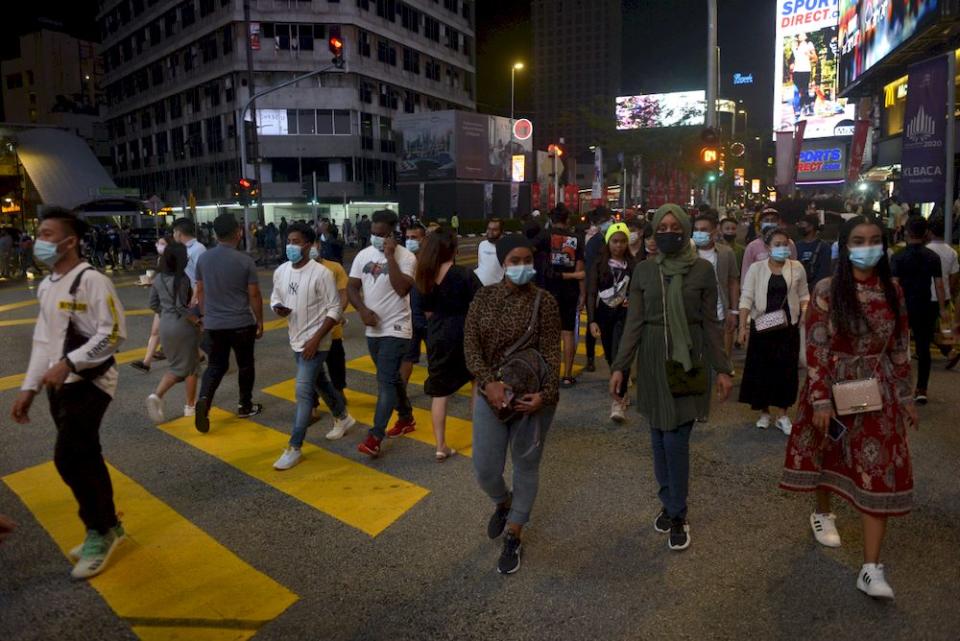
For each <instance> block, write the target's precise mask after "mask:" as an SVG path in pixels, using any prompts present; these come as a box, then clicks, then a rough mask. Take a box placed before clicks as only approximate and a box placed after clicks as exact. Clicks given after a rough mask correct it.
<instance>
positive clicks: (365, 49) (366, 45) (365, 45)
mask: <svg viewBox="0 0 960 641" xmlns="http://www.w3.org/2000/svg"><path fill="white" fill-rule="evenodd" d="M357 46H358V49H359V51H360V55H361V56H365V57H367V58H369V57H370V34H369V33H367V32H366V31H361V32H360V37H359V40H358V42H357Z"/></svg>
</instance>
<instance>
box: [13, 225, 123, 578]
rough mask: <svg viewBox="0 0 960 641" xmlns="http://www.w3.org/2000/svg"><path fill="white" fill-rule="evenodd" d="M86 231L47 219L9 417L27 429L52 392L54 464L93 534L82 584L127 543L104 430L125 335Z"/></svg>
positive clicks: (79, 561)
mask: <svg viewBox="0 0 960 641" xmlns="http://www.w3.org/2000/svg"><path fill="white" fill-rule="evenodd" d="M85 228H86V224H85V223H84V222H83V221H82V220H80V219H79V218H77V217H76V216H75V215H74V214H73V213H71V212H69V211H67V210H65V209H60V208H51V209H49V210H47V212H46V213H45V214H44V216H43V222H42V223H41V224H40V229H39V231H38V237H37V242H36V245H35V247H34V251H35V252H36V256H37V258H38V259H39V260H40V261H41V262H42V263H44V264H45V265H47V267H49V268H50V269H51V270H52V273H51V274H50V275H49V276H47V278H45V279H44V280H43V282H42V283H41V284H40V287H39V289H38V290H37V299H38V301H39V303H40V313H39V315H38V316H37V324H36V326H35V327H34V331H33V349H32V351H31V353H30V365H29V367H28V368H27V373H26V376H25V377H24V381H23V386H22V387H21V388H20V389H21V391H20V395H19V396H17V400H16V401H15V402H14V404H13V411H12V412H11V416H12V418H13V420H14V421H16V422H17V423H22V424H23V423H28V422H29V421H30V417H29V412H30V406H31V404H32V403H33V399H34V397H35V396H36V395H37V393H38V392H39V391H40V390H41V388H43V387H46V388H47V398H48V399H49V402H50V413H51V414H52V415H53V422H54V424H55V425H56V427H57V442H56V445H55V446H54V454H53V460H54V464H55V465H56V467H57V471H58V472H59V473H60V477H61V478H62V479H63V481H64V483H66V484H67V485H68V486H69V487H70V489H71V491H72V492H73V495H74V497H76V499H77V503H79V504H80V519H81V520H82V521H83V524H84V526H85V527H86V529H87V536H86V539H85V540H84V542H83V544H82V545H81V546H78V547H77V548H74V549H73V550H72V551H71V556H72V557H73V558H74V559H75V560H76V565H75V566H74V568H73V571H72V572H71V575H72V576H73V577H74V578H76V579H86V578H90V577H92V576H95V575H97V574H99V573H100V572H102V571H103V570H104V569H105V568H106V566H107V563H108V562H109V561H110V556H111V555H112V554H113V552H114V551H115V550H116V548H117V546H118V545H119V544H120V542H121V541H122V540H123V538H124V531H123V527H122V526H121V525H120V522H119V521H118V520H117V513H116V508H115V507H114V503H113V485H112V484H111V482H110V473H109V471H108V470H107V466H106V464H105V463H104V461H103V455H102V454H101V449H100V423H101V421H102V420H103V415H104V414H105V413H106V411H107V407H108V406H109V405H110V401H111V400H113V396H114V394H116V391H117V379H118V373H117V367H116V361H115V360H114V353H115V352H116V351H117V347H118V346H119V345H120V343H121V342H122V341H123V340H124V339H125V338H126V335H127V330H126V323H125V320H124V311H123V306H122V305H121V304H120V300H119V299H118V298H117V292H116V290H115V289H114V287H113V283H111V282H110V279H109V278H107V277H106V276H104V275H103V274H101V273H100V272H98V271H96V270H95V269H93V267H92V266H91V265H90V264H89V263H87V262H85V261H83V260H82V259H81V258H80V239H81V238H83V234H84V232H85Z"/></svg>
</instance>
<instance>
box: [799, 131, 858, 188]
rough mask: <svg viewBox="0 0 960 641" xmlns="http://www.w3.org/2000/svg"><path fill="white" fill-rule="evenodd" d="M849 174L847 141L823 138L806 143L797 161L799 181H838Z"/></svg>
mask: <svg viewBox="0 0 960 641" xmlns="http://www.w3.org/2000/svg"><path fill="white" fill-rule="evenodd" d="M846 176H847V144H846V142H845V141H838V140H821V141H808V142H806V143H804V145H803V148H802V149H801V151H800V158H799V160H798V162H797V182H800V183H804V182H805V183H810V182H837V181H843V180H844V179H845V178H846Z"/></svg>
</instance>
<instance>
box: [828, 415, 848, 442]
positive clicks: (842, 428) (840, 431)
mask: <svg viewBox="0 0 960 641" xmlns="http://www.w3.org/2000/svg"><path fill="white" fill-rule="evenodd" d="M846 433H847V426H846V425H844V424H843V423H841V422H840V421H839V420H838V419H837V417H836V416H831V417H830V427H829V428H827V435H828V436H829V437H830V438H831V439H833V440H834V441H839V440H840V439H842V438H843V435H844V434H846Z"/></svg>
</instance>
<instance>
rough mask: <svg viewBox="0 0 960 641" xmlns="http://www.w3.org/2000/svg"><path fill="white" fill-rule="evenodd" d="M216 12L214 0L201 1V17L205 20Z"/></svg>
mask: <svg viewBox="0 0 960 641" xmlns="http://www.w3.org/2000/svg"><path fill="white" fill-rule="evenodd" d="M215 10H216V6H215V5H214V2H213V0H200V17H201V18H205V17H206V16H209V15H210V14H211V13H213V12H214V11H215Z"/></svg>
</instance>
